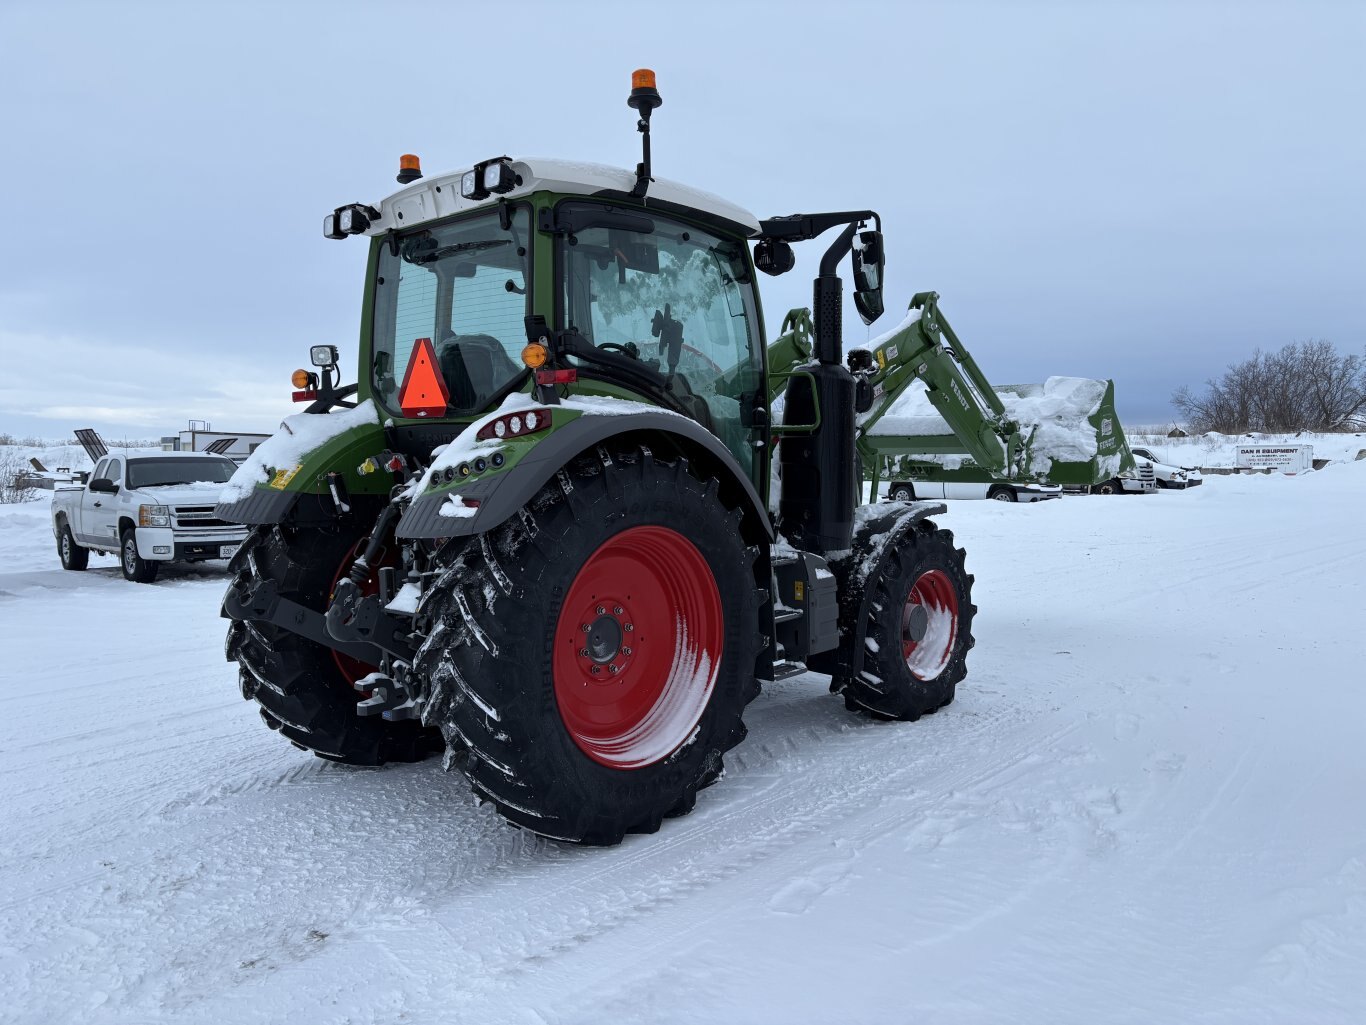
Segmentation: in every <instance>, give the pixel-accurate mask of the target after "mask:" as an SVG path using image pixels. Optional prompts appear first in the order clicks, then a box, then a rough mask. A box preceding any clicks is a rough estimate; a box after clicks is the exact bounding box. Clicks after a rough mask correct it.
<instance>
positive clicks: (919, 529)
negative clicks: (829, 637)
mask: <svg viewBox="0 0 1366 1025" xmlns="http://www.w3.org/2000/svg"><path fill="white" fill-rule="evenodd" d="M867 586H869V587H873V588H875V591H874V593H873V600H872V601H871V602H870V603H869V612H868V617H869V618H868V624H867V633H866V636H865V640H864V660H863V669H862V670H861V671H860V672H859V673H858V674H857V675H856V676H855V677H854V678H852V679H850V680H847V681H845V684H844V701H845V704H846V705H847V706H848V707H849V708H850V709H851V710H861V711H865V712H870V713H872V714H873V715H875V716H878V717H879V718H883V719H899V720H904V721H914V720H916V719H919V718H920V717H921V716H922V715H926V714H928V713H930V712H933V711H936V710H937V709H940V708H943V707H944V706H945V705H947V704H948V703H949V702H950V701H952V700H953V694H954V689H955V688H956V687H957V685H958V681H959V680H961V679H963V677H964V676H966V675H967V654H968V651H969V650H970V649H971V648H972V646H973V643H974V642H973V637H972V617H973V615H974V614H975V613H976V612H977V607H976V606H975V605H973V604H972V577H971V576H969V575H968V573H967V571H966V570H965V569H964V566H963V550H962V549H961V548H954V547H953V534H952V533H951V532H949V531H947V530H942V529H940V528H938V527H936V526H935V525H934V524H933V523H930V522H929V521H928V520H927V521H924V522H922V523H920V524H917V526H916V529H915V530H914V531H912V532H911V533H910V534H908V535H907V536H906V538H905V541H904V543H903V544H902V545H900V546H899V547H898V548H896V549H895V550H894V551H892V552H890V553H889V554H888V557H887V559H886V560H885V561H884V562H883V563H882V567H881V571H880V572H879V573H878V576H877V578H876V579H875V580H870V581H869V582H868V585H867Z"/></svg>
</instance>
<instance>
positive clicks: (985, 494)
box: [887, 480, 1062, 502]
mask: <svg viewBox="0 0 1366 1025" xmlns="http://www.w3.org/2000/svg"><path fill="white" fill-rule="evenodd" d="M1061 497H1062V488H1061V487H1060V486H1058V485H1056V484H1016V483H1014V482H1012V481H999V480H997V481H936V480H893V481H892V482H891V484H889V485H888V487H887V499H888V501H893V502H914V501H917V500H925V499H936V498H955V499H981V498H989V499H991V500H992V501H995V502H1042V501H1044V500H1046V499H1049V498H1061Z"/></svg>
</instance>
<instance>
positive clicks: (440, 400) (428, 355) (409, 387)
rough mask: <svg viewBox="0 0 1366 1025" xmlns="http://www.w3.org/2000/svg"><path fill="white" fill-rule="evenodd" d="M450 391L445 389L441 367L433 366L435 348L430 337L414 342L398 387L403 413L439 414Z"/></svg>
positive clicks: (448, 399)
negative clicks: (400, 384) (401, 384)
mask: <svg viewBox="0 0 1366 1025" xmlns="http://www.w3.org/2000/svg"><path fill="white" fill-rule="evenodd" d="M450 398H451V393H450V392H448V391H447V390H446V382H445V381H444V380H442V377H441V370H440V368H439V367H438V366H437V365H436V350H434V349H433V348H432V340H431V339H430V338H419V339H418V340H417V341H415V342H413V353H412V355H411V356H409V357H408V369H407V370H406V371H404V374H403V387H402V388H400V389H399V390H398V407H399V409H401V410H403V415H404V416H441V415H442V414H443V413H445V412H446V406H447V404H448V403H449V402H450Z"/></svg>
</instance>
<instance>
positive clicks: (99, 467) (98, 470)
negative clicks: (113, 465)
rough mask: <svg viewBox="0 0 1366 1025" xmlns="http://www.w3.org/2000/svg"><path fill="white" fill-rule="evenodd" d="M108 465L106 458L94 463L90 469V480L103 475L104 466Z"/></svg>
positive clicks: (98, 478) (97, 478)
mask: <svg viewBox="0 0 1366 1025" xmlns="http://www.w3.org/2000/svg"><path fill="white" fill-rule="evenodd" d="M108 465H109V460H108V459H101V460H100V461H99V462H98V463H96V464H95V468H94V469H93V470H91V471H90V479H91V480H101V479H102V478H103V477H104V468H105V467H106V466H108Z"/></svg>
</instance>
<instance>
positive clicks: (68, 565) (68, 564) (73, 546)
mask: <svg viewBox="0 0 1366 1025" xmlns="http://www.w3.org/2000/svg"><path fill="white" fill-rule="evenodd" d="M57 557H58V558H59V559H61V560H62V569H70V570H82V569H85V568H86V566H88V565H90V549H89V548H82V547H81V546H80V545H78V544H77V543H76V536H75V535H74V534H72V533H71V527H70V525H68V524H66V523H63V524H62V529H61V532H60V533H59V534H58V535H57Z"/></svg>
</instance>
